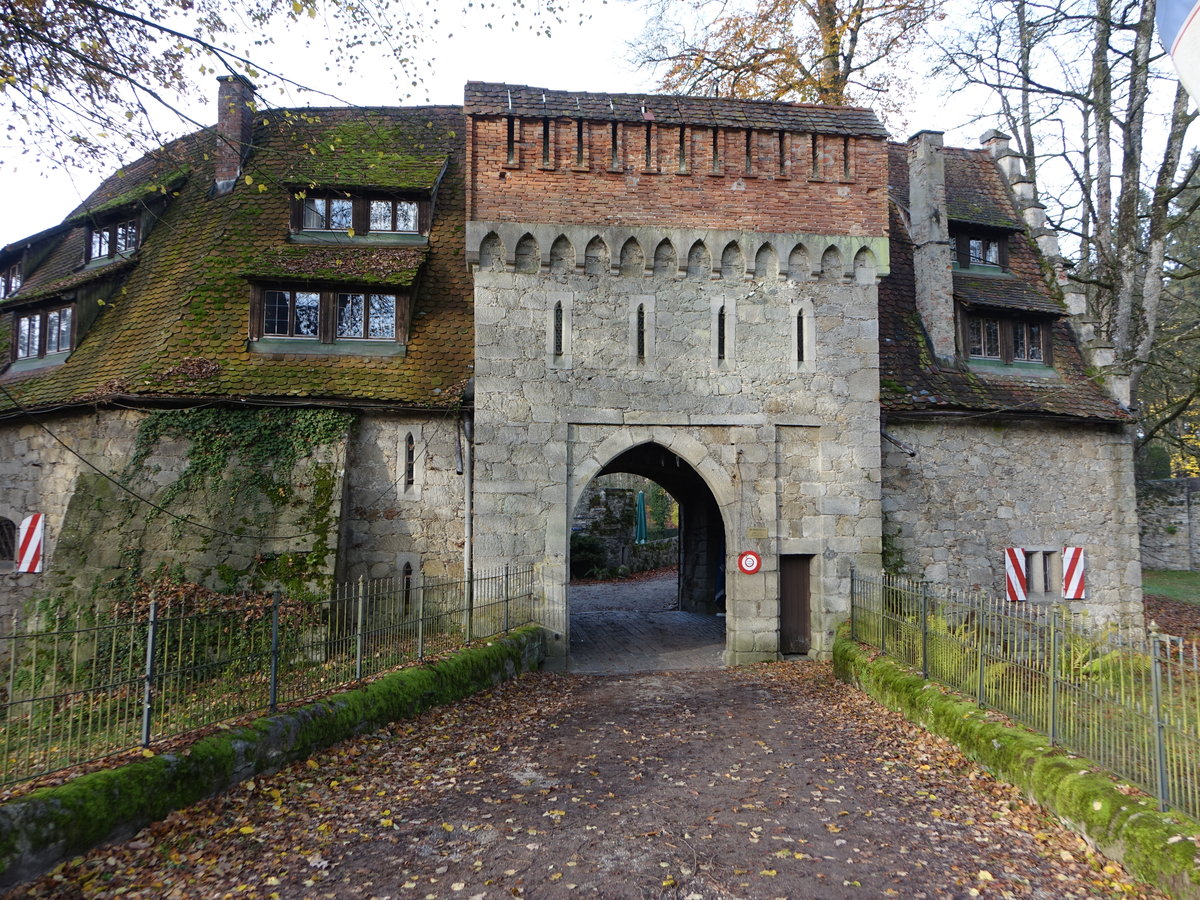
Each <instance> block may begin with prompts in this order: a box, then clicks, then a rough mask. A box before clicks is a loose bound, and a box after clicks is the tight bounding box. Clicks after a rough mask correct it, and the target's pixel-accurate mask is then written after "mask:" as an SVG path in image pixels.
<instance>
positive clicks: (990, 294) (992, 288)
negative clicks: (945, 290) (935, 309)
mask: <svg viewBox="0 0 1200 900" xmlns="http://www.w3.org/2000/svg"><path fill="white" fill-rule="evenodd" d="M953 277H954V299H955V300H957V301H959V302H960V303H962V304H964V305H965V306H968V307H983V308H988V309H1011V310H1016V311H1018V312H1030V313H1045V314H1046V315H1051V316H1061V315H1064V314H1065V313H1066V309H1065V308H1064V307H1063V304H1062V303H1060V302H1059V301H1058V300H1056V299H1054V298H1053V297H1051V296H1050V295H1049V292H1048V291H1046V289H1045V288H1044V287H1042V286H1041V285H1036V286H1035V285H1031V284H1029V283H1028V282H1027V281H1024V280H1023V279H1020V278H1013V277H1007V276H1004V275H978V274H976V273H974V272H955V273H954V276H953ZM1039 288H1040V289H1039Z"/></svg>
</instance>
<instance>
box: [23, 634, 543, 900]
mask: <svg viewBox="0 0 1200 900" xmlns="http://www.w3.org/2000/svg"><path fill="white" fill-rule="evenodd" d="M545 655H546V641H545V634H544V633H543V631H542V629H541V628H540V627H539V626H536V625H530V626H526V627H525V628H521V629H519V630H517V631H514V632H513V633H512V634H511V635H509V636H507V637H502V638H496V639H494V640H492V641H491V642H489V643H488V644H486V645H484V646H480V647H472V648H469V649H466V650H463V651H460V652H459V653H456V654H454V655H453V656H450V657H448V658H447V659H444V660H441V661H439V662H436V663H431V664H428V665H422V666H417V667H413V668H408V669H402V670H400V671H398V672H393V673H391V674H389V675H385V676H383V677H382V678H379V679H378V680H376V681H373V682H371V683H369V684H366V685H363V686H362V687H358V688H355V689H353V690H348V691H344V692H342V693H339V694H335V695H333V696H330V697H326V698H324V699H322V700H318V701H316V702H314V703H310V704H307V705H305V706H301V707H298V708H296V709H291V710H287V711H286V712H281V713H276V714H275V715H271V716H264V717H263V718H260V719H257V720H255V721H253V722H251V723H249V724H248V725H246V726H244V727H239V728H235V729H232V730H230V731H228V732H222V733H220V734H216V735H211V736H209V737H206V738H203V739H202V740H200V741H198V742H197V743H195V744H193V745H192V746H190V747H188V748H187V749H185V750H183V751H179V752H172V753H163V754H161V755H158V756H154V757H150V758H146V759H140V760H138V761H136V762H132V763H130V764H128V765H124V766H120V767H118V768H114V769H105V770H102V771H98V772H92V773H89V774H87V775H82V776H80V777H79V778H76V779H73V780H71V781H68V782H66V783H65V784H62V785H58V786H55V787H48V788H42V789H40V790H37V791H34V792H32V793H30V794H27V795H25V796H22V797H19V798H17V799H15V800H12V801H10V802H8V803H5V804H2V805H0V887H10V886H12V885H14V884H18V883H20V882H22V881H27V880H29V879H31V878H35V877H37V876H38V875H40V874H42V873H44V872H47V871H49V870H50V869H51V868H53V867H54V866H55V865H57V864H58V863H59V862H61V861H62V860H64V859H68V858H70V857H72V856H75V855H77V854H79V853H82V852H84V851H86V850H89V849H91V848H92V847H95V846H97V845H98V844H102V843H105V842H109V841H114V840H120V839H122V838H125V837H128V836H130V835H132V834H134V833H136V832H137V831H138V830H139V829H140V828H142V827H144V826H145V825H147V824H149V823H150V822H153V821H156V820H158V819H162V818H164V817H165V816H166V815H167V814H168V813H170V812H171V811H173V810H176V809H182V808H183V807H186V806H190V805H191V804H193V803H196V802H198V801H200V800H203V799H204V798H206V797H209V796H212V795H213V794H216V793H218V792H220V791H222V790H225V789H226V788H228V787H230V786H232V785H234V784H236V783H237V782H239V781H242V780H244V779H247V778H251V777H253V776H255V775H258V774H260V773H263V772H272V771H274V770H276V769H279V768H280V767H282V766H283V765H286V764H287V763H289V762H293V761H295V760H299V759H304V758H306V757H308V756H309V755H310V754H312V753H313V752H314V751H317V750H320V749H322V748H324V747H328V746H330V745H332V744H335V743H337V742H338V741H342V740H345V739H347V738H350V737H354V736H355V735H360V734H365V733H369V732H371V731H374V730H376V729H378V728H381V727H382V726H384V725H386V724H388V723H389V722H394V721H397V720H402V719H407V718H412V717H413V716H415V715H417V714H418V713H420V712H422V711H424V710H426V709H429V708H430V707H433V706H438V705H441V704H445V703H452V702H454V701H456V700H461V699H462V698H464V697H467V696H469V695H471V694H473V693H476V692H477V691H480V690H484V689H486V688H490V687H493V686H495V685H497V684H500V683H501V682H503V681H506V680H508V679H510V678H513V677H515V676H517V675H519V674H520V673H522V672H527V671H532V670H534V669H537V668H538V667H539V666H540V665H541V663H542V661H543V659H544V658H545Z"/></svg>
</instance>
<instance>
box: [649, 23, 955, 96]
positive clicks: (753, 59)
mask: <svg viewBox="0 0 1200 900" xmlns="http://www.w3.org/2000/svg"><path fill="white" fill-rule="evenodd" d="M941 5H942V3H941V0H751V3H750V4H749V5H742V6H737V5H731V4H730V3H727V2H715V0H653V2H652V3H651V7H650V15H649V16H648V19H649V21H650V22H651V23H652V25H651V26H650V27H649V28H648V29H647V31H646V33H645V34H644V35H643V36H642V38H641V40H640V41H639V42H638V43H637V44H636V46H635V48H634V56H635V60H636V61H637V62H638V63H640V64H642V65H644V66H649V67H655V68H658V69H660V70H662V71H663V75H662V79H661V83H660V87H661V89H663V90H665V91H672V92H678V93H687V94H701V95H720V96H730V97H746V98H762V99H767V100H784V99H788V100H803V101H810V102H816V103H829V104H844V103H847V102H849V101H851V100H855V101H858V102H867V103H874V104H877V105H878V103H880V102H886V92H887V90H888V88H889V87H890V86H891V76H892V75H893V74H894V69H891V68H889V67H888V66H887V65H886V63H888V62H889V61H894V60H895V59H896V58H897V57H898V56H899V55H902V54H903V53H905V52H906V51H908V50H909V49H910V48H911V47H912V46H913V43H914V41H915V40H916V39H917V38H918V37H919V36H920V35H921V33H922V29H923V28H924V27H925V26H926V25H927V24H928V23H929V22H930V21H931V20H933V19H935V18H937V17H939V16H940V10H941Z"/></svg>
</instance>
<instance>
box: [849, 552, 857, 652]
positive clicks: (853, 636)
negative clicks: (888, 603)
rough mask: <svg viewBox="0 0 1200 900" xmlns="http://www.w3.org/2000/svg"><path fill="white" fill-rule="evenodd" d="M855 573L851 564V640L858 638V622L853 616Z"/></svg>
mask: <svg viewBox="0 0 1200 900" xmlns="http://www.w3.org/2000/svg"><path fill="white" fill-rule="evenodd" d="M855 574H856V573H855V569H854V566H851V567H850V637H851V639H852V640H855V641H857V640H858V622H857V620H856V618H855V609H854V606H855V600H856V599H857V598H856V597H855V596H854V593H855V591H854V589H855V587H856V581H857V580H858V579H857V578H856V577H855Z"/></svg>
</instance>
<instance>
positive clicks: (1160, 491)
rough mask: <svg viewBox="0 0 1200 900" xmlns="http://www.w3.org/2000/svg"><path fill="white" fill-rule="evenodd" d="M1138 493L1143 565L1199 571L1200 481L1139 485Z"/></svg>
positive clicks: (1183, 480)
mask: <svg viewBox="0 0 1200 900" xmlns="http://www.w3.org/2000/svg"><path fill="white" fill-rule="evenodd" d="M1137 492H1138V518H1139V520H1140V522H1141V529H1142V532H1141V534H1142V565H1143V566H1144V567H1146V568H1147V569H1170V570H1173V571H1183V570H1188V569H1197V568H1200V478H1164V479H1157V480H1153V481H1140V482H1138V486H1137Z"/></svg>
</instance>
